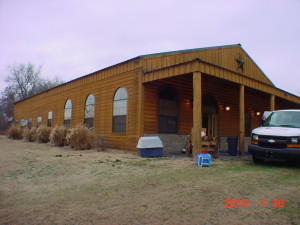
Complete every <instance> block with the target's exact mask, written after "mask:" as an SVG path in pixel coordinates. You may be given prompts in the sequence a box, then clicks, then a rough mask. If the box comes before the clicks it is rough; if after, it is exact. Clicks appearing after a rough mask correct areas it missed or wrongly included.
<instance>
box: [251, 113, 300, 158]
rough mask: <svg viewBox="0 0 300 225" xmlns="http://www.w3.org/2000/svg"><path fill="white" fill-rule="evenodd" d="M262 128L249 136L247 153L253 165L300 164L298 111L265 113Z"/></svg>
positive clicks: (299, 116)
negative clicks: (285, 162) (288, 161)
mask: <svg viewBox="0 0 300 225" xmlns="http://www.w3.org/2000/svg"><path fill="white" fill-rule="evenodd" d="M263 120H264V121H263V122H262V126H261V127H258V128H256V129H254V130H253V131H252V134H251V144H250V145H249V149H248V150H249V153H250V154H252V158H253V161H254V162H255V163H262V162H264V160H265V159H267V160H285V161H286V160H297V161H299V162H300V110H299V109H295V110H292V109H291V110H278V111H273V112H270V111H268V112H265V113H264V115H263Z"/></svg>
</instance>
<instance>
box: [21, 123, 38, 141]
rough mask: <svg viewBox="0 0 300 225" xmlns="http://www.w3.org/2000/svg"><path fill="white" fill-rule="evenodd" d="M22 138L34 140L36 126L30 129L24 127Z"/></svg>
mask: <svg viewBox="0 0 300 225" xmlns="http://www.w3.org/2000/svg"><path fill="white" fill-rule="evenodd" d="M24 140H25V141H29V142H34V141H35V140H36V128H35V127H33V128H31V129H29V128H25V130H24Z"/></svg>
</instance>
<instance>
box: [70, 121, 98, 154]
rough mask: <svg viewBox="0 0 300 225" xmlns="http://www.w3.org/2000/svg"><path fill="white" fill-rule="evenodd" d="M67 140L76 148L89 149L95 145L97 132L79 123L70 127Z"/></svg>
mask: <svg viewBox="0 0 300 225" xmlns="http://www.w3.org/2000/svg"><path fill="white" fill-rule="evenodd" d="M66 139H67V142H69V143H70V146H71V147H72V148H75V149H76V150H88V149H91V148H93V147H94V145H95V139H96V138H95V134H94V133H93V132H92V131H90V130H89V129H88V128H86V127H84V126H83V125H77V126H76V127H74V128H71V129H70V132H69V133H68V135H67V138H66Z"/></svg>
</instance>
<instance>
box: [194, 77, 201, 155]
mask: <svg viewBox="0 0 300 225" xmlns="http://www.w3.org/2000/svg"><path fill="white" fill-rule="evenodd" d="M193 101H194V102H193V134H192V142H193V157H194V158H195V157H196V154H197V153H198V152H199V150H200V147H201V138H200V133H201V129H202V88H201V73H200V72H194V73H193Z"/></svg>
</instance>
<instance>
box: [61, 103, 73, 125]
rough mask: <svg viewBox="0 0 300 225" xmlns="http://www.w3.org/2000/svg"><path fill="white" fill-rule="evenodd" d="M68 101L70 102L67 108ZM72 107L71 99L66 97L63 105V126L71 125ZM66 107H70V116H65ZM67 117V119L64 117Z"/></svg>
mask: <svg viewBox="0 0 300 225" xmlns="http://www.w3.org/2000/svg"><path fill="white" fill-rule="evenodd" d="M68 102H70V104H71V107H70V108H67V103H68ZM72 107H73V104H72V100H71V99H68V100H67V101H66V102H65V105H64V123H63V124H64V126H65V127H70V126H71V119H72ZM66 109H70V116H69V117H70V118H67V117H66ZM66 118H67V119H66Z"/></svg>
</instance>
